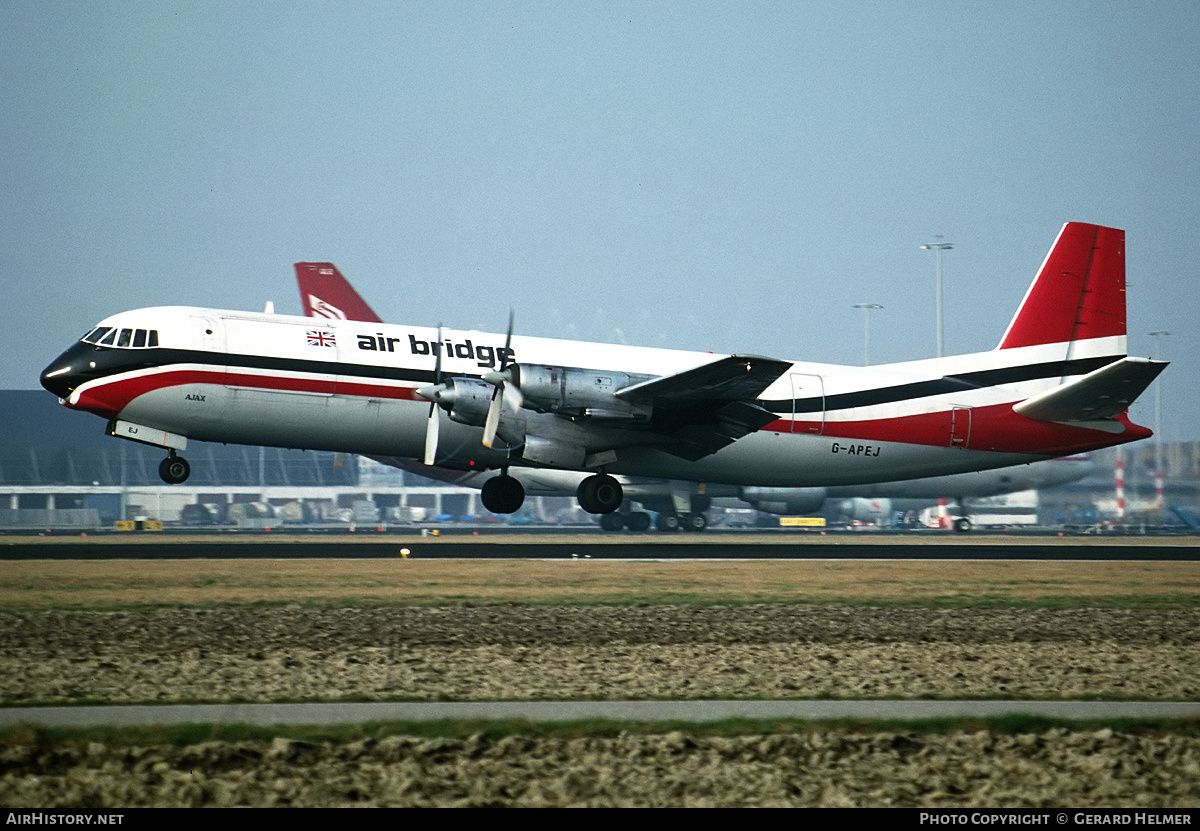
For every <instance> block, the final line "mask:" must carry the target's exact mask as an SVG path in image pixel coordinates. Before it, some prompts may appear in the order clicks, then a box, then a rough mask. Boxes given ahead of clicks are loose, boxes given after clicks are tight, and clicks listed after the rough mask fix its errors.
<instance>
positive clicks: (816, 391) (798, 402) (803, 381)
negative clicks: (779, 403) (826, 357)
mask: <svg viewBox="0 0 1200 831" xmlns="http://www.w3.org/2000/svg"><path fill="white" fill-rule="evenodd" d="M790 378H791V382H792V432H793V433H807V434H809V435H816V436H819V435H821V434H822V433H824V432H825V381H824V379H822V378H821V376H820V375H808V374H806V373H803V372H793V373H791V375H790ZM802 422H803V423H802Z"/></svg>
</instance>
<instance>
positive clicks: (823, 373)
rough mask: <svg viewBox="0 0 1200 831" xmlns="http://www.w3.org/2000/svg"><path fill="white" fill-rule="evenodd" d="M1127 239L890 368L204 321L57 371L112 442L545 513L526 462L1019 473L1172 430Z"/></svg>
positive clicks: (595, 490)
mask: <svg viewBox="0 0 1200 831" xmlns="http://www.w3.org/2000/svg"><path fill="white" fill-rule="evenodd" d="M1124 249H1125V235H1124V233H1123V232H1122V231H1119V230H1116V229H1113V228H1105V227H1101V226H1097V225H1088V224H1083V223H1068V224H1067V225H1065V226H1064V227H1063V229H1062V231H1061V232H1060V233H1059V236H1058V239H1057V240H1056V241H1055V243H1054V246H1053V248H1052V249H1051V251H1050V253H1049V255H1048V256H1047V257H1046V260H1045V262H1044V263H1043V265H1042V268H1041V270H1040V271H1039V273H1038V275H1037V277H1036V278H1035V279H1034V282H1033V284H1032V285H1031V287H1030V289H1029V291H1028V293H1027V294H1026V296H1025V298H1024V300H1023V301H1022V303H1021V305H1020V307H1019V309H1018V311H1017V313H1016V315H1015V316H1014V318H1013V319H1012V322H1011V323H1010V324H1009V327H1008V329H1007V330H1006V332H1005V333H1004V335H1003V337H1002V338H1001V341H1000V344H999V346H998V347H997V348H996V349H994V350H991V351H988V352H980V353H976V354H971V355H960V356H954V357H947V358H932V359H926V360H919V361H909V362H905V363H894V364H884V365H879V366H870V367H854V366H835V365H830V364H816V363H809V362H793V361H784V360H777V359H773V358H765V357H759V356H756V355H727V356H716V355H712V354H709V353H705V352H682V351H673V350H666V349H652V348H645V347H631V346H617V345H612V344H602V343H583V342H578V341H566V340H552V339H546V338H533V337H523V336H514V335H513V334H512V326H511V322H510V326H509V333H508V334H507V335H502V334H490V333H486V332H479V331H474V330H472V331H461V330H450V329H442V328H440V327H438V328H433V327H415V326H397V325H390V324H384V323H378V324H365V323H361V322H358V321H348V320H335V319H327V320H321V321H319V322H317V321H314V320H313V319H311V318H305V317H290V316H283V315H271V314H254V313H249V312H236V311H226V310H218V309H203V308H194V307H184V306H170V307H156V308H148V309H138V310H134V311H129V312H121V313H119V314H116V315H112V316H111V317H108V318H106V319H104V320H102V321H101V322H100V323H99V324H98V325H97V326H96V327H94V328H93V329H92V330H91V331H89V332H88V333H87V334H85V335H84V337H83V338H82V340H80V341H79V342H77V343H75V344H74V345H73V346H71V347H70V348H68V349H67V351H66V352H64V353H63V354H62V355H61V356H59V357H58V358H57V359H55V361H54V362H52V363H51V364H50V366H48V367H47V368H46V369H45V370H44V371H43V373H42V376H41V382H42V385H43V386H44V387H46V388H47V389H48V390H50V391H51V392H53V393H55V394H56V395H58V396H59V397H60V398H61V399H63V400H64V402H65V403H66V404H67V405H68V406H70V407H73V408H75V409H80V410H85V411H88V412H92V413H95V414H97V415H100V416H102V417H103V418H105V419H106V420H107V421H108V432H109V434H111V435H114V436H119V437H122V438H127V439H132V440H135V441H140V442H143V443H146V444H152V445H157V446H159V447H163V448H165V449H166V451H167V456H166V458H165V459H164V460H163V462H162V464H161V465H160V468H159V472H160V474H161V475H162V478H163V479H164V480H165V481H167V482H182V481H184V480H185V479H186V478H187V476H188V473H189V466H188V464H187V462H186V461H185V460H184V458H183V457H182V456H180V455H179V453H180V451H183V450H184V449H185V447H186V443H187V440H188V439H189V438H192V439H198V440H204V441H218V442H227V443H237V444H256V445H269V446H276V447H292V448H304V449H311V450H332V451H341V452H347V453H359V454H363V455H368V456H395V457H406V458H412V459H423V460H424V461H425V462H426V463H429V464H433V465H436V466H439V467H445V468H451V469H459V470H470V469H497V468H498V469H500V471H501V475H499V476H496V477H495V478H493V479H492V480H490V481H489V482H488V483H487V485H486V486H485V487H484V488H483V490H482V492H481V498H482V500H483V504H484V507H486V508H487V509H488V510H490V511H493V512H497V513H511V512H513V511H515V510H517V509H518V508H519V507H520V506H521V503H522V501H523V500H524V488H523V487H522V485H521V483H520V481H519V480H517V479H516V478H515V477H513V476H511V475H508V471H509V469H510V468H512V467H514V466H527V467H533V468H547V469H557V470H573V471H577V472H586V473H587V474H588V475H587V476H585V477H584V478H583V480H582V481H581V483H580V485H579V488H578V491H577V497H578V500H579V504H580V506H581V507H582V508H583V509H584V510H586V511H588V512H590V513H597V514H605V513H611V512H613V511H616V510H617V509H618V508H619V507H620V505H621V502H622V499H623V496H624V494H623V489H622V486H621V484H620V482H618V480H617V479H615V478H614V476H613V474H624V475H629V476H643V477H651V478H662V479H670V480H676V481H682V482H696V483H722V484H728V485H743V486H749V487H832V486H840V485H859V484H871V483H876V482H891V481H896V480H901V479H913V478H919V477H927V476H942V475H947V474H952V473H965V472H968V471H974V470H987V469H992V468H998V467H1006V466H1011V465H1016V464H1021V463H1025V462H1030V461H1038V460H1041V459H1049V458H1054V457H1057V456H1064V455H1071V454H1075V453H1081V452H1086V451H1089V450H1094V449H1098V448H1101V447H1108V446H1111V445H1115V444H1122V443H1125V442H1129V441H1134V440H1137V439H1142V438H1146V437H1147V436H1149V435H1151V433H1150V431H1149V430H1147V429H1146V428H1144V427H1140V426H1137V425H1135V424H1133V423H1132V422H1130V421H1129V419H1128V416H1127V414H1126V410H1127V409H1128V407H1129V404H1130V403H1131V402H1132V401H1133V400H1134V399H1135V398H1136V397H1137V395H1138V394H1140V393H1141V392H1142V391H1143V390H1144V389H1145V388H1146V387H1147V386H1148V385H1149V384H1150V383H1151V382H1152V381H1153V380H1154V378H1155V377H1156V376H1157V375H1158V374H1159V372H1161V371H1162V369H1163V368H1164V367H1165V366H1166V363H1165V362H1161V361H1151V360H1147V359H1143V358H1130V357H1128V356H1127V355H1126V325H1125V250H1124Z"/></svg>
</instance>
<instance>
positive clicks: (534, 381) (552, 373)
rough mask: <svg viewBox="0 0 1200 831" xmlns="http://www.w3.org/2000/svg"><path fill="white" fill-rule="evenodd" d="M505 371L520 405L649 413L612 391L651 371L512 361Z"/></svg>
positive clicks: (625, 415)
mask: <svg viewBox="0 0 1200 831" xmlns="http://www.w3.org/2000/svg"><path fill="white" fill-rule="evenodd" d="M507 372H509V373H511V377H512V380H513V382H514V383H515V384H516V385H517V387H518V388H519V389H520V390H521V395H522V396H524V399H525V400H524V404H523V406H525V407H527V408H529V409H531V410H537V411H538V412H550V413H561V414H563V415H591V416H595V417H598V418H615V419H631V418H646V417H649V415H650V408H649V407H647V406H645V405H637V404H630V403H629V402H626V401H622V400H621V399H620V398H617V397H616V396H615V395H613V393H615V392H616V391H617V390H620V389H624V388H625V387H628V386H631V385H632V384H637V383H640V382H642V381H647V380H649V379H651V378H653V377H655V376H653V375H636V374H633V373H629V372H605V371H602V370H597V369H579V368H577V367H563V366H545V365H542V364H514V365H512V366H510V367H509V368H508V370H507Z"/></svg>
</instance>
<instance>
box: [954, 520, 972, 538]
mask: <svg viewBox="0 0 1200 831" xmlns="http://www.w3.org/2000/svg"><path fill="white" fill-rule="evenodd" d="M971 527H972V526H971V520H969V519H967V518H966V517H965V516H960V517H959V518H958V519H956V520H954V530H955V531H957V532H958V533H960V534H965V533H967V532H968V531H970V530H971Z"/></svg>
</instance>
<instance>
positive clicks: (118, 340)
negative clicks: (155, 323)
mask: <svg viewBox="0 0 1200 831" xmlns="http://www.w3.org/2000/svg"><path fill="white" fill-rule="evenodd" d="M82 340H83V342H84V343H90V344H93V345H95V346H116V347H118V348H120V347H125V348H126V349H145V348H147V347H150V348H153V347H156V346H158V330H157V329H114V328H112V327H111V326H97V327H96V328H95V329H93V330H92V331H90V332H88V333H87V334H86V335H84V336H83V338H82Z"/></svg>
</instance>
